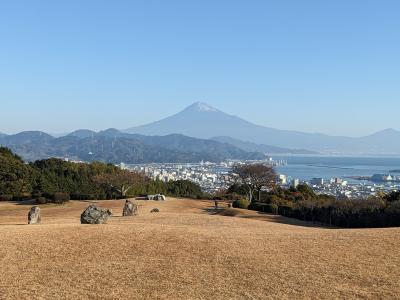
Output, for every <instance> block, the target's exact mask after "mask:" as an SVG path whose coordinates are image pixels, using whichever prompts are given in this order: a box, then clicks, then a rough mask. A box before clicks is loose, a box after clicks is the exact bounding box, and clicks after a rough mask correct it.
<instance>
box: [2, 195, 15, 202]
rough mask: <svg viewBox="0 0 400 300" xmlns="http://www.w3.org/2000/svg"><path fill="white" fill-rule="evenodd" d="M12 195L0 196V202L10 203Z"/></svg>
mask: <svg viewBox="0 0 400 300" xmlns="http://www.w3.org/2000/svg"><path fill="white" fill-rule="evenodd" d="M12 199H13V195H0V201H12Z"/></svg>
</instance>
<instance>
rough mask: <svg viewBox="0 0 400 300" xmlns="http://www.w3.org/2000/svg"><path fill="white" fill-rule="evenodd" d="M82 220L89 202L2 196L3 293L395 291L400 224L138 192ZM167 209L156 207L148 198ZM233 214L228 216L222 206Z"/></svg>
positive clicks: (220, 295)
mask: <svg viewBox="0 0 400 300" xmlns="http://www.w3.org/2000/svg"><path fill="white" fill-rule="evenodd" d="M98 203H99V205H100V206H102V207H108V208H112V209H113V212H114V217H113V218H112V219H111V220H110V222H109V224H107V225H80V224H79V216H80V213H81V212H82V210H83V209H84V208H85V207H87V206H88V205H89V204H90V203H89V202H85V201H74V202H71V203H69V204H67V205H64V206H51V205H46V206H43V207H42V219H43V224H41V225H33V226H28V225H24V224H25V223H26V216H27V212H28V210H29V208H30V205H29V203H27V204H26V205H16V204H14V203H0V241H1V243H0V262H1V268H0V299H3V298H4V299H27V298H29V299H39V298H41V299H42V298H47V299H57V298H67V299H78V298H106V299H118V298H121V299H227V298H229V299H261V298H262V299H265V298H276V299H281V298H293V299H294V298H296V299H297V298H329V299H331V298H371V299H375V298H391V299H393V298H398V297H399V295H400V281H399V278H400V268H399V267H400V256H399V255H398V253H399V252H398V249H399V246H400V229H397V228H391V229H363V230H341V229H325V228H318V227H313V226H302V225H310V224H307V223H299V222H296V221H293V220H292V221H291V223H292V224H289V223H288V221H289V220H288V219H285V218H282V217H275V216H268V215H260V214H257V213H255V212H248V211H241V210H233V211H231V210H230V211H224V212H221V213H220V214H211V211H212V210H210V209H211V207H212V202H208V201H196V200H178V199H169V200H168V201H166V202H164V203H160V202H153V201H140V202H139V205H140V206H139V216H137V217H133V218H122V217H119V216H120V215H121V213H122V207H123V201H98ZM155 207H158V208H160V210H161V212H160V213H158V214H150V213H149V212H150V210H151V209H152V208H155ZM224 214H225V215H230V216H234V217H230V216H224Z"/></svg>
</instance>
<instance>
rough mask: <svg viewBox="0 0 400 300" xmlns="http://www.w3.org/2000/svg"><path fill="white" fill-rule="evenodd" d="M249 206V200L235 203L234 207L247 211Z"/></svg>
mask: <svg viewBox="0 0 400 300" xmlns="http://www.w3.org/2000/svg"><path fill="white" fill-rule="evenodd" d="M249 204H250V203H249V200H247V199H240V200H235V201H233V207H235V208H243V209H247V208H248V207H249Z"/></svg>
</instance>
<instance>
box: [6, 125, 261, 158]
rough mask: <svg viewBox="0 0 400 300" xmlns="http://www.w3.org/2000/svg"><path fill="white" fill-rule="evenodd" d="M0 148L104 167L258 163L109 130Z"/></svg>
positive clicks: (230, 150) (234, 152)
mask: <svg viewBox="0 0 400 300" xmlns="http://www.w3.org/2000/svg"><path fill="white" fill-rule="evenodd" d="M0 145H2V146H5V147H8V148H10V149H11V150H12V151H13V152H15V153H16V154H18V155H20V156H21V157H22V158H23V159H24V160H27V161H34V160H38V159H46V158H50V157H62V158H69V159H74V160H83V161H102V162H108V163H120V162H124V163H150V162H158V163H172V162H182V163H183V162H199V161H202V160H204V161H211V162H218V161H223V160H226V159H262V158H264V155H263V154H261V153H258V152H247V151H244V150H241V149H239V148H237V147H235V146H232V145H229V144H226V143H221V142H217V141H212V140H204V139H197V138H191V137H187V136H183V135H177V134H174V135H168V136H143V135H135V134H126V133H121V132H119V131H118V130H116V129H109V130H106V131H102V132H99V133H96V132H92V131H88V130H79V131H76V132H73V133H71V134H69V135H67V136H64V137H60V138H55V137H52V136H51V135H49V134H46V133H44V132H38V131H26V132H21V133H19V134H15V135H6V136H0Z"/></svg>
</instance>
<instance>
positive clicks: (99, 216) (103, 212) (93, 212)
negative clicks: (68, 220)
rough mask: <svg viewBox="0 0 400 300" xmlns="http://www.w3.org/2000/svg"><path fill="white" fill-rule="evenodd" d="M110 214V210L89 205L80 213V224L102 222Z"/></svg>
mask: <svg viewBox="0 0 400 300" xmlns="http://www.w3.org/2000/svg"><path fill="white" fill-rule="evenodd" d="M111 216H112V210H111V209H106V208H100V207H97V206H96V205H95V204H92V205H90V206H89V207H88V208H86V210H85V211H84V212H83V213H82V214H81V224H104V223H107V220H108V219H109V218H110V217H111Z"/></svg>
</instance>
